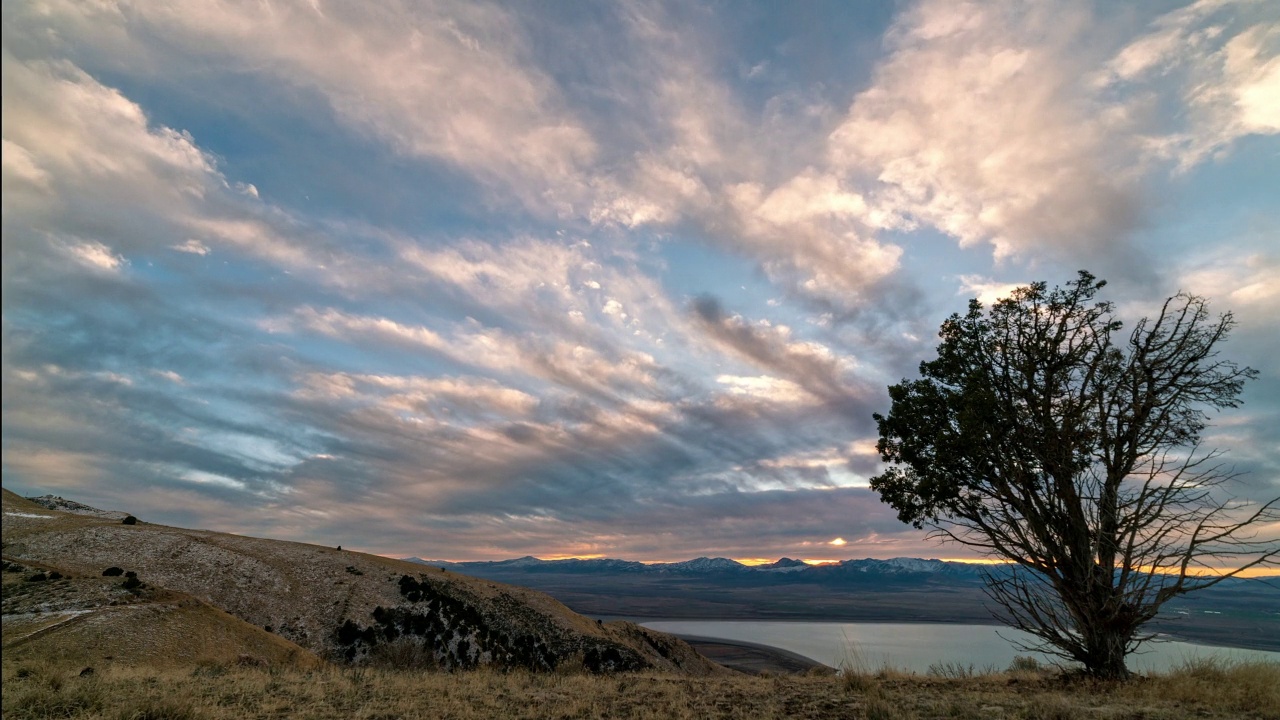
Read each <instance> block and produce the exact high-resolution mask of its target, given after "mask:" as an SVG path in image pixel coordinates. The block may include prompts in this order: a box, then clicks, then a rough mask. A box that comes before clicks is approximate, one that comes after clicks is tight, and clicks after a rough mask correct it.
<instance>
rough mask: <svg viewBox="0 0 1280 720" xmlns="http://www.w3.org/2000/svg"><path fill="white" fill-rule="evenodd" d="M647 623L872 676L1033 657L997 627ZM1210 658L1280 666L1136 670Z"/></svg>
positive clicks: (1184, 647)
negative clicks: (1196, 664) (1214, 663)
mask: <svg viewBox="0 0 1280 720" xmlns="http://www.w3.org/2000/svg"><path fill="white" fill-rule="evenodd" d="M641 624H642V625H644V626H645V627H648V628H653V629H654V630H658V631H660V632H667V633H673V634H677V635H699V636H702V637H709V638H721V639H725V640H737V641H740V642H752V643H758V644H760V645H770V646H772V647H777V648H782V649H783V650H790V651H791V652H794V653H798V654H800V655H804V656H805V657H807V658H811V659H813V660H817V661H818V662H821V663H825V664H827V665H831V666H832V667H841V666H849V665H853V666H854V667H860V668H863V669H866V670H873V671H874V670H878V669H880V668H881V667H884V666H889V667H893V668H898V669H902V670H908V671H912V672H917V673H922V674H923V673H925V672H928V670H929V666H930V665H932V664H934V663H954V664H958V665H963V666H966V667H967V666H969V665H973V667H974V668H975V669H978V670H981V669H984V668H988V667H990V668H994V669H996V670H1004V669H1005V668H1007V667H1008V666H1009V663H1010V662H1012V661H1013V658H1014V656H1016V655H1033V654H1034V653H1028V652H1026V651H1023V650H1019V649H1018V648H1017V647H1015V646H1014V645H1013V643H1011V642H1010V640H1018V639H1021V640H1024V641H1030V640H1031V639H1032V638H1031V636H1030V635H1027V634H1026V633H1021V632H1018V631H1017V630H1011V629H1008V628H1002V627H997V626H992V625H951V624H939V623H825V622H784V621H765V620H646V621H643V622H642V623H641ZM1001 636H1003V637H1001ZM1210 656H1216V657H1220V658H1224V659H1232V660H1269V661H1271V662H1280V652H1265V651H1262V650H1243V649H1236V648H1222V647H1213V646H1209V645H1196V644H1194V643H1187V642H1178V641H1169V642H1160V643H1148V644H1147V645H1146V646H1144V648H1143V649H1142V650H1139V651H1138V654H1135V655H1131V656H1130V659H1129V669H1130V670H1139V671H1147V672H1163V671H1166V670H1169V669H1171V668H1172V667H1174V666H1177V665H1179V664H1181V663H1183V662H1185V661H1187V660H1190V659H1194V658H1203V657H1210ZM1039 657H1040V658H1041V659H1042V660H1047V658H1045V657H1044V656H1039Z"/></svg>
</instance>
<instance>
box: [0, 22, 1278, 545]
mask: <svg viewBox="0 0 1280 720" xmlns="http://www.w3.org/2000/svg"><path fill="white" fill-rule="evenodd" d="M0 32H2V33H3V82H2V83H0V87H2V88H3V153H2V155H0V157H2V159H3V194H2V198H3V271H2V272H3V358H2V361H3V367H2V375H3V377H2V379H3V393H2V394H3V480H4V486H5V487H6V488H9V489H11V490H14V491H16V492H19V493H21V494H24V495H34V494H44V493H53V494H57V495H62V496H65V497H68V498H71V499H75V500H79V501H81V502H85V503H88V504H91V505H94V506H97V507H102V508H107V509H122V510H127V511H129V512H132V513H134V514H135V515H137V516H139V517H140V518H141V519H143V520H146V521H151V522H161V523H167V524H174V525H180V526H185V527H197V528H209V529H216V530H221V531H227V532H236V533H244V534H249V535H254V536H262V537H274V538H281V539H289V540H298V541H305V542H314V543H319V544H323V545H339V544H340V545H343V546H344V547H347V548H349V549H358V550H364V551H368V552H374V553H381V554H387V555H395V556H404V555H416V556H420V557H425V558H436V559H450V560H477V559H500V558H509V557H517V556H522V555H526V554H532V555H537V556H540V557H544V558H553V557H568V556H576V557H592V556H608V557H619V558H627V559H634V560H642V561H668V560H683V559H687V558H691V557H696V556H701V555H710V556H725V557H733V558H740V559H752V558H770V559H772V558H777V557H780V556H784V555H785V556H790V557H800V558H806V559H840V558H850V557H897V556H915V557H944V558H962V557H966V552H965V550H964V549H963V548H960V547H957V546H945V545H939V544H937V543H936V542H935V541H933V540H930V539H928V538H927V537H926V536H925V534H924V533H922V532H919V531H916V530H913V529H911V528H910V527H908V526H906V525H903V524H902V523H900V522H898V520H897V519H896V517H895V513H894V512H893V511H892V510H891V509H890V508H889V507H887V506H885V505H882V504H881V503H880V502H879V501H878V499H877V497H876V495H875V494H874V493H873V492H872V491H871V490H869V489H868V487H867V483H868V479H869V478H870V477H871V476H873V475H875V474H876V473H877V472H878V471H879V469H880V461H879V458H878V457H877V455H876V452H875V449H874V448H875V441H876V437H877V435H876V430H875V423H874V421H873V420H872V413H874V412H884V411H886V410H887V408H888V402H889V401H888V394H887V391H886V387H887V386H888V385H889V384H891V383H895V382H897V381H899V380H900V379H902V378H904V377H913V376H914V375H915V373H916V368H917V366H918V363H919V362H920V361H921V360H924V359H927V358H930V357H932V354H933V349H934V347H935V346H936V343H937V336H936V334H937V329H938V326H939V325H940V324H941V322H942V321H943V320H944V319H945V318H946V317H947V316H948V315H949V314H951V313H953V312H958V311H962V310H963V309H964V308H965V306H966V304H967V302H968V299H969V298H972V297H978V298H981V299H983V300H984V301H988V302H989V301H991V300H992V299H995V298H998V297H1000V296H1002V295H1003V294H1005V293H1007V292H1008V291H1009V290H1010V289H1011V288H1013V287H1015V286H1017V285H1018V284H1023V283H1027V282H1031V281H1037V280H1044V281H1047V282H1049V283H1050V284H1051V285H1053V284H1061V283H1065V282H1067V281H1069V280H1071V279H1072V278H1074V277H1075V273H1076V271H1077V270H1079V269H1088V270H1090V271H1092V272H1093V273H1094V274H1095V275H1097V276H1099V277H1101V278H1104V279H1106V280H1108V281H1109V284H1108V286H1107V289H1106V297H1107V298H1108V299H1111V300H1114V301H1115V302H1116V303H1117V307H1118V310H1119V312H1120V315H1121V317H1122V318H1125V319H1126V320H1127V321H1128V322H1129V324H1130V326H1132V323H1133V321H1134V320H1136V319H1137V318H1139V317H1141V316H1143V315H1144V314H1148V313H1150V312H1151V311H1152V310H1153V308H1157V307H1158V305H1159V303H1160V302H1161V301H1162V300H1163V299H1164V298H1165V297H1168V296H1170V295H1172V294H1174V293H1177V292H1179V291H1188V292H1193V293H1198V294H1202V295H1204V296H1206V297H1208V298H1209V299H1210V302H1211V308H1212V309H1213V310H1214V311H1215V312H1225V311H1231V312H1233V313H1234V314H1235V317H1236V319H1237V321H1238V326H1237V328H1236V330H1235V332H1234V334H1233V336H1232V337H1231V338H1230V340H1229V342H1228V343H1227V344H1226V345H1225V346H1223V351H1224V355H1225V356H1228V357H1230V358H1231V359H1233V360H1236V361H1238V362H1240V363H1241V364H1247V365H1250V366H1252V367H1254V368H1256V369H1257V370H1258V372H1259V377H1258V379H1257V380H1255V381H1253V382H1252V383H1250V384H1249V385H1248V386H1247V387H1246V388H1245V391H1244V393H1243V396H1242V397H1243V400H1244V405H1243V407H1241V408H1240V409H1238V410H1235V411H1230V412H1227V413H1223V414H1220V415H1215V416H1214V419H1213V422H1214V425H1213V427H1211V428H1210V429H1209V430H1207V431H1206V442H1207V444H1209V445H1210V446H1213V447H1219V448H1222V449H1227V450H1229V451H1230V455H1229V456H1228V457H1229V459H1230V460H1231V461H1232V462H1233V463H1235V466H1236V468H1237V469H1238V470H1240V471H1242V472H1243V473H1244V475H1243V476H1242V477H1241V478H1240V479H1239V480H1238V481H1235V482H1234V483H1233V484H1232V485H1231V486H1230V487H1229V488H1228V490H1229V491H1230V492H1232V493H1234V494H1235V495H1236V496H1237V497H1239V498H1243V499H1246V500H1249V499H1252V500H1266V499H1270V498H1273V497H1276V496H1278V495H1280V332H1277V331H1276V320H1275V318H1276V317H1277V316H1280V279H1278V278H1280V3H1275V2H1266V1H1257V2H1243V1H1242V2H1230V1H1227V0H1213V1H1208V0H1201V1H1199V2H1194V3H1190V4H1188V3H1185V2H1141V3H1111V2H1097V3H1094V4H1089V3H1087V2H1079V1H1072V2H1049V1H1046V2H1003V1H1001V0H993V1H992V2H981V3H973V4H966V3H961V2H953V1H952V0H921V1H918V2H917V1H912V0H904V1H902V2H880V3H875V2H865V3H862V2H860V3H848V2H819V1H816V0H815V1H813V2H805V3H776V2H760V3H752V2H746V1H743V2H703V3H685V2H670V3H663V2H644V1H637V2H603V3H598V2H563V3H490V2H477V1H473V0H466V1H465V2H463V1H460V2H448V1H444V2H429V1H424V2H403V3H401V2H385V3H371V4H370V3H347V2H326V1H324V0H309V1H308V0H299V1H297V2H290V1H288V0H283V1H282V0H270V1H267V0H255V1H253V2H239V1H237V0H218V1H213V0H182V1H181V2H161V1H157V2H130V1H128V0H118V1H113V0H97V1H95V2H83V1H82V0H17V1H15V2H5V3H4V4H3V28H2V30H0ZM1264 530H1267V531H1270V532H1277V531H1280V528H1275V527H1272V528H1265V529H1264ZM837 539H839V542H837Z"/></svg>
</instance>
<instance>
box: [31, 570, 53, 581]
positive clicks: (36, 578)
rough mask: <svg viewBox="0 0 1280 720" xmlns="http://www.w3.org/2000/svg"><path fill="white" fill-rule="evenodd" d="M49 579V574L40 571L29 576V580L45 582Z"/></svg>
mask: <svg viewBox="0 0 1280 720" xmlns="http://www.w3.org/2000/svg"><path fill="white" fill-rule="evenodd" d="M48 579H49V576H48V575H45V574H44V573H42V572H38V573H36V574H35V575H32V576H30V577H28V578H27V582H44V581H45V580H48Z"/></svg>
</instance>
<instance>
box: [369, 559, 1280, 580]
mask: <svg viewBox="0 0 1280 720" xmlns="http://www.w3.org/2000/svg"><path fill="white" fill-rule="evenodd" d="M375 554H377V555H381V556H382V557H385V558H390V559H393V560H395V559H399V558H402V557H406V555H405V554H403V553H401V554H390V553H375ZM535 557H537V559H539V560H598V559H602V558H609V557H610V556H609V555H602V554H599V553H596V554H591V555H573V554H549V555H540V556H535ZM780 557H782V556H779V557H778V558H771V557H764V558H761V557H748V558H730V559H731V560H733V561H734V562H739V563H742V564H743V565H746V566H748V567H753V566H756V565H769V564H771V563H774V562H777V561H778V559H779V558H780ZM895 557H904V556H895ZM435 559H436V560H439V558H435ZM503 559H504V560H505V559H510V558H503ZM688 559H689V558H685V560H688ZM797 559H798V560H800V561H801V562H803V563H805V564H806V565H835V564H839V563H841V562H844V561H845V560H849V559H856V558H797ZM873 559H880V560H888V559H890V558H873ZM936 559H937V560H941V561H942V562H953V563H964V564H966V565H1008V564H1011V563H1012V561H1011V560H1001V559H994V558H971V557H970V558H957V557H944V558H936ZM444 562H477V561H474V560H445V561H444ZM478 562H483V561H478ZM639 562H640V563H642V564H644V565H660V564H666V563H675V562H683V561H682V560H640V561H639ZM1232 569H1233V568H1228V567H1223V568H1192V569H1190V570H1188V572H1187V574H1188V575H1192V576H1196V577H1213V576H1215V575H1222V574H1225V573H1228V572H1231V570H1232ZM1139 570H1142V571H1144V572H1150V570H1151V568H1150V567H1141V568H1139ZM1158 572H1159V571H1158ZM1163 572H1165V573H1166V574H1172V573H1173V572H1174V571H1173V570H1166V571H1163ZM1235 577H1240V578H1264V577H1280V570H1277V569H1275V568H1271V567H1265V568H1261V567H1255V568H1249V569H1248V570H1245V571H1243V572H1240V573H1238V574H1236V576H1235Z"/></svg>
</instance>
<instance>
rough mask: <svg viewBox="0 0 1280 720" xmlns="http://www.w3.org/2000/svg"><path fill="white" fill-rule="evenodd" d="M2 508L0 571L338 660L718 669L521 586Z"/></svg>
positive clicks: (14, 500)
mask: <svg viewBox="0 0 1280 720" xmlns="http://www.w3.org/2000/svg"><path fill="white" fill-rule="evenodd" d="M3 499H4V503H3V504H4V513H5V514H4V523H3V542H4V559H5V560H6V561H12V562H19V563H26V564H32V563H35V564H40V565H41V566H42V567H49V568H58V569H59V570H61V571H62V572H63V573H64V574H66V575H69V576H77V577H83V578H95V577H96V578H100V577H101V576H102V573H103V571H104V570H105V569H107V568H111V567H119V568H122V569H123V570H125V571H129V572H134V573H136V575H137V578H138V579H140V580H141V581H142V582H144V583H146V584H147V585H148V586H149V587H152V588H163V589H168V590H171V591H176V592H178V593H183V594H185V595H188V596H191V597H193V598H196V599H198V600H200V601H202V602H204V603H208V604H209V605H211V606H213V607H215V608H219V609H221V610H223V611H225V612H227V613H230V614H231V615H233V616H235V617H236V618H239V619H240V620H243V621H244V622H246V623H248V624H250V625H253V626H256V627H257V628H260V629H262V630H264V631H266V632H269V633H272V634H273V635H275V636H277V637H280V638H282V639H284V640H287V641H290V642H291V643H296V644H297V645H299V646H301V647H302V648H305V649H306V650H309V651H311V652H314V653H316V654H317V655H319V656H320V657H323V658H328V659H330V660H333V661H337V662H343V663H380V662H381V663H389V664H395V665H397V666H407V665H415V666H419V667H439V668H442V669H454V668H470V667H477V666H482V665H489V666H494V667H500V668H530V669H533V670H549V669H553V668H557V667H561V666H568V667H577V666H578V665H581V666H582V667H585V668H587V669H588V670H592V671H596V672H611V671H616V670H630V669H659V670H671V671H677V672H681V673H687V674H696V675H705V674H711V673H719V672H725V670H724V669H723V668H721V667H720V666H718V665H716V664H714V663H712V662H710V661H709V660H707V659H706V658H703V657H702V656H700V655H698V654H697V653H696V652H695V651H694V650H693V649H692V648H691V647H689V645H687V644H686V643H684V642H683V641H681V640H679V639H677V638H675V637H672V636H669V635H665V634H662V633H658V632H653V631H650V630H647V629H644V628H641V627H638V626H636V625H634V624H632V623H625V622H612V623H599V622H596V621H594V620H590V619H588V618H585V617H583V616H581V615H578V614H577V613H574V612H572V611H570V610H569V609H568V608H566V607H565V606H564V605H562V604H560V603H559V602H557V601H556V600H554V599H552V598H551V597H549V596H547V595H545V594H543V593H540V592H536V591H533V590H528V589H526V588H521V587H515V586H510V585H503V584H501V583H497V582H493V581H488V580H481V579H477V578H472V577H467V576H464V575H461V574H459V573H455V572H448V571H446V570H442V569H438V568H428V567H424V566H422V565H417V564H413V563H407V562H403V561H400V560H392V559H390V558H384V557H379V556H376V555H368V554H364V553H358V552H350V551H343V550H338V549H336V548H329V547H321V546H317V545H307V544H302V543H293V542H284V541H278V540H267V539H260V538H250V537H243V536H238V535H230V534H226V533H218V532H211V531H205V530H188V529H184V528H176V527H167V526H163V525H155V524H151V523H148V522H145V518H144V519H140V520H139V521H138V522H137V523H136V524H133V525H126V524H123V523H122V522H121V521H120V520H117V519H113V518H109V517H102V516H99V515H94V514H83V513H68V512H64V511H61V510H52V509H47V508H45V507H42V506H39V505H35V504H33V503H31V502H29V501H27V500H25V499H23V498H20V497H18V496H17V495H14V494H13V493H12V492H10V491H8V490H4V491H3ZM6 622H7V620H6ZM195 659H196V658H192V661H194V660H195Z"/></svg>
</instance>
